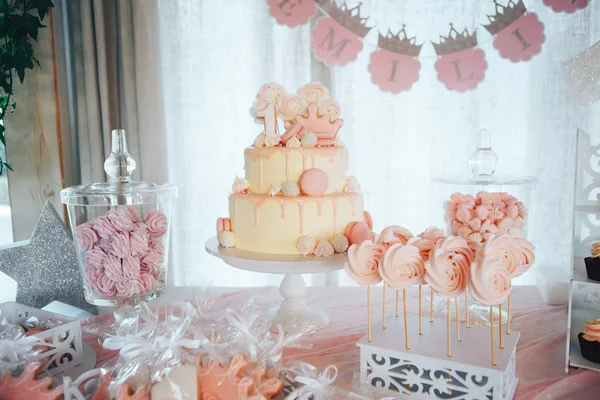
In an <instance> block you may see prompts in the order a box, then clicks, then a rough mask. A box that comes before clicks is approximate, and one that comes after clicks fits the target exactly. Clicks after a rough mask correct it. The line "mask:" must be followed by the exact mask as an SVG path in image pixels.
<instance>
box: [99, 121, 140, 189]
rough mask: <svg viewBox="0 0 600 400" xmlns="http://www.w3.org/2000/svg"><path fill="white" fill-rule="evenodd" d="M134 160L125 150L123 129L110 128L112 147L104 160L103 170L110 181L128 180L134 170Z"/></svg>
mask: <svg viewBox="0 0 600 400" xmlns="http://www.w3.org/2000/svg"><path fill="white" fill-rule="evenodd" d="M135 167H136V165H135V160H134V159H133V157H131V154H129V152H128V151H127V136H126V134H125V130H124V129H113V130H112V149H111V153H110V156H108V158H107V159H106V161H104V172H106V175H108V178H109V181H110V182H130V181H131V174H132V173H133V171H134V170H135Z"/></svg>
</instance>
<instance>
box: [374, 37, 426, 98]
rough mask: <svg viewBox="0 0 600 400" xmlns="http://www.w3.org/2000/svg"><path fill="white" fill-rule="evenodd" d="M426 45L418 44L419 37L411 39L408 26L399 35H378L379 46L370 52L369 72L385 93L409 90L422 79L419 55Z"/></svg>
mask: <svg viewBox="0 0 600 400" xmlns="http://www.w3.org/2000/svg"><path fill="white" fill-rule="evenodd" d="M422 46H423V45H422V44H419V45H417V44H416V38H415V37H412V38H408V36H407V34H406V25H402V30H401V31H400V32H398V33H397V34H395V35H394V34H392V32H391V31H389V30H388V33H387V34H386V35H385V36H383V35H382V34H381V33H380V34H379V40H378V42H377V47H379V49H377V50H375V51H374V52H373V53H371V62H370V63H369V72H370V73H371V80H372V81H373V83H374V84H376V85H377V86H379V88H380V89H381V90H383V91H384V92H392V93H394V94H398V93H400V92H402V91H406V90H409V89H410V88H411V87H412V85H413V84H414V83H415V82H416V81H417V80H419V71H420V70H421V63H420V62H419V59H418V57H419V54H420V53H421V47H422Z"/></svg>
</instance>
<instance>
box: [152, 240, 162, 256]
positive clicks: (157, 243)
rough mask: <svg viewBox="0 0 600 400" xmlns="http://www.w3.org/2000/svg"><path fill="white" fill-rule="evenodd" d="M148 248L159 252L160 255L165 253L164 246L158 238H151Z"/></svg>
mask: <svg viewBox="0 0 600 400" xmlns="http://www.w3.org/2000/svg"><path fill="white" fill-rule="evenodd" d="M150 250H152V251H153V252H155V253H158V254H160V255H161V256H164V254H165V246H164V245H163V244H162V243H161V242H160V241H158V240H152V241H151V242H150Z"/></svg>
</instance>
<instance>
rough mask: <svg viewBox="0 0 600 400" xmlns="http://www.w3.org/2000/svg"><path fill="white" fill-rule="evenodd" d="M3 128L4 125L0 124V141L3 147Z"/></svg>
mask: <svg viewBox="0 0 600 400" xmlns="http://www.w3.org/2000/svg"><path fill="white" fill-rule="evenodd" d="M5 130H6V128H5V127H4V125H0V142H2V144H3V145H4V147H6V137H5V136H4V131H5Z"/></svg>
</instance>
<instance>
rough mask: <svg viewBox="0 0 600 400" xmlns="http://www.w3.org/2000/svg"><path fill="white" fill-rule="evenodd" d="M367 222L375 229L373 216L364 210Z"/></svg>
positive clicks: (370, 227)
mask: <svg viewBox="0 0 600 400" xmlns="http://www.w3.org/2000/svg"><path fill="white" fill-rule="evenodd" d="M364 216H365V223H366V224H367V226H368V227H369V229H371V230H373V218H372V217H371V213H370V212H368V211H365V212H364Z"/></svg>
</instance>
